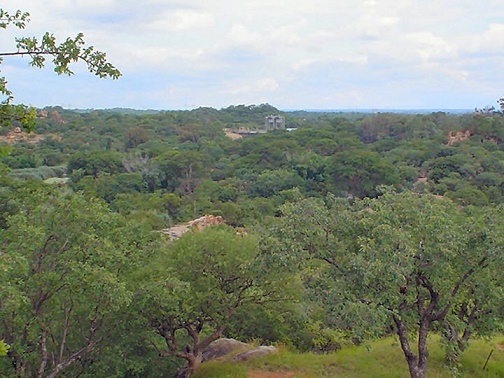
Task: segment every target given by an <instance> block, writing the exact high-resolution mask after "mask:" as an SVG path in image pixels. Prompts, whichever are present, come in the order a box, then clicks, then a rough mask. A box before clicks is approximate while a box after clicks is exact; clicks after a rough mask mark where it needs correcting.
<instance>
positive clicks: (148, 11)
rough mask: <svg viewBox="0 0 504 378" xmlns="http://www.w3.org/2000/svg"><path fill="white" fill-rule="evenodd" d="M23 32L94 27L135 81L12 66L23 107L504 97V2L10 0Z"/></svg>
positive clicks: (473, 103) (377, 104)
mask: <svg viewBox="0 0 504 378" xmlns="http://www.w3.org/2000/svg"><path fill="white" fill-rule="evenodd" d="M1 7H2V8H3V9H5V10H8V11H11V12H14V11H15V10H16V9H18V8H21V9H22V10H24V11H28V12H30V14H31V20H32V21H31V22H30V23H29V24H28V25H27V28H26V29H25V30H15V29H8V30H1V31H0V32H1V33H2V38H1V41H2V48H1V49H2V51H4V52H6V51H14V50H15V42H14V36H42V34H43V33H44V32H45V31H50V32H53V33H54V34H55V36H56V37H57V38H58V37H59V38H60V39H64V38H66V37H67V36H74V35H75V34H77V33H78V32H83V33H84V35H85V39H86V41H87V42H88V43H89V44H91V45H94V46H95V47H96V48H97V49H99V50H103V51H106V52H107V57H108V58H109V60H110V61H111V62H112V63H113V64H114V65H116V66H117V67H118V68H119V69H120V70H121V71H122V73H123V77H122V78H121V79H120V80H118V81H112V80H100V79H97V78H95V77H93V76H91V75H89V74H86V73H85V68H84V67H83V66H80V65H79V66H78V67H76V68H75V75H74V76H73V77H71V78H66V77H57V76H56V75H55V74H54V73H53V72H52V71H51V69H43V70H36V69H33V68H30V67H28V59H27V58H23V59H21V58H5V59H4V62H3V64H2V66H1V67H0V68H1V70H2V75H4V76H6V77H7V80H8V82H9V87H10V89H11V90H13V91H14V94H15V96H16V101H17V102H23V103H26V104H31V105H34V106H37V107H44V106H47V105H62V106H64V107H67V108H110V107H130V108H151V109H188V108H189V109H190V108H196V107H199V106H211V107H215V108H222V107H227V106H229V105H238V104H260V103H265V102H267V103H270V104H272V105H274V106H276V107H278V108H281V109H343V108H352V109H359V108H360V109H362V108H367V109H387V108H389V109H399V108H409V109H461V108H468V109H471V108H474V107H483V106H486V105H496V101H497V99H498V98H499V97H503V96H504V85H503V84H504V4H503V3H502V0H479V1H476V0H393V1H392V0H333V1H329V0H289V1H287V0H268V1H266V0H233V1H230V0H194V1H182V0H181V1H176V0H174V1H171V0H143V1H138V0H135V1H132V0H44V1H40V0H25V1H19V0H4V1H2V5H1Z"/></svg>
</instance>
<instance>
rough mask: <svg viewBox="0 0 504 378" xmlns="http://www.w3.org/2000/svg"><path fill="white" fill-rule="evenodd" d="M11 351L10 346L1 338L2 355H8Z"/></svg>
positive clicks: (0, 350)
mask: <svg viewBox="0 0 504 378" xmlns="http://www.w3.org/2000/svg"><path fill="white" fill-rule="evenodd" d="M8 351H9V346H8V345H7V344H5V343H4V342H3V340H0V357H4V356H6V355H7V352H8Z"/></svg>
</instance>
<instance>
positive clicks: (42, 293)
mask: <svg viewBox="0 0 504 378" xmlns="http://www.w3.org/2000/svg"><path fill="white" fill-rule="evenodd" d="M18 198H19V202H20V204H19V207H20V210H21V211H20V212H19V213H17V214H15V215H13V216H11V217H10V218H9V219H8V227H7V228H6V229H4V230H2V231H1V236H0V240H1V243H0V267H1V269H0V281H1V282H2V291H1V293H0V318H1V319H2V323H0V338H3V340H4V341H5V342H6V343H7V344H9V345H10V349H9V351H8V353H7V354H8V357H9V358H10V360H11V363H12V364H11V369H8V368H7V367H6V366H2V365H0V372H1V373H0V375H4V374H5V375H11V373H9V370H10V371H11V372H12V371H13V372H14V374H15V375H16V376H17V377H55V376H57V375H59V374H60V373H61V372H62V371H63V370H65V369H68V368H71V367H72V365H74V364H75V363H76V362H77V361H79V362H80V363H84V362H85V361H86V360H92V359H93V358H97V355H98V353H99V351H100V350H101V347H102V346H103V345H104V343H106V340H107V334H108V332H110V328H109V327H110V324H111V319H113V317H114V313H115V312H116V311H118V310H120V309H122V308H124V307H125V306H127V305H128V304H129V303H130V300H131V293H130V291H129V290H127V288H126V284H125V282H124V281H123V274H124V273H125V272H127V271H128V270H130V269H133V268H134V267H135V266H136V264H137V263H138V261H139V256H140V255H141V249H140V248H139V245H140V244H141V243H142V242H145V238H146V236H142V235H150V234H149V233H145V234H142V233H141V232H140V231H141V227H139V226H136V225H132V224H125V223H124V222H123V221H122V220H121V218H120V217H119V216H118V215H117V214H113V213H111V212H110V211H109V210H108V209H107V208H106V206H105V205H104V204H102V203H101V202H99V201H96V200H88V199H85V198H84V197H82V196H80V195H75V194H68V193H66V194H65V193H60V192H47V190H35V191H28V190H22V191H20V192H19V193H18ZM12 368H13V370H12ZM1 369H3V370H1ZM6 369H7V370H6Z"/></svg>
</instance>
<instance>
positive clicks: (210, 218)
mask: <svg viewBox="0 0 504 378" xmlns="http://www.w3.org/2000/svg"><path fill="white" fill-rule="evenodd" d="M224 223H226V221H225V220H224V218H223V217H221V216H220V215H217V216H215V215H203V216H202V217H200V218H197V219H194V220H192V221H190V222H188V224H189V226H191V227H194V228H196V229H197V230H203V229H204V228H206V227H208V226H213V225H216V224H224Z"/></svg>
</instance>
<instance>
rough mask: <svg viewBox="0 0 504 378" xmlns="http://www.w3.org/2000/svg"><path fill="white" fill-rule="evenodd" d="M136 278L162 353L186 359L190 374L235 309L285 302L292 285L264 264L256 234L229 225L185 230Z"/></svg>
mask: <svg viewBox="0 0 504 378" xmlns="http://www.w3.org/2000/svg"><path fill="white" fill-rule="evenodd" d="M140 280H141V286H140V291H139V293H138V296H137V302H138V303H137V306H139V308H141V309H142V314H143V316H144V318H145V322H146V324H147V325H150V326H151V327H152V329H153V330H154V331H155V333H156V334H157V335H158V336H160V337H161V340H164V343H165V345H166V349H167V350H165V351H160V354H163V355H172V356H176V357H180V358H184V359H186V360H187V362H188V364H189V369H190V371H193V370H194V369H195V368H196V367H197V366H198V364H199V362H200V361H201V354H202V351H203V350H204V348H205V347H206V346H207V345H208V344H209V343H210V342H212V341H213V340H216V339H217V338H219V337H220V336H221V335H222V333H223V331H224V330H225V328H226V326H227V325H228V323H229V320H230V319H231V317H232V316H233V315H234V314H235V312H236V311H237V310H238V309H239V308H241V307H242V306H245V305H247V304H252V303H257V304H258V303H264V302H268V301H281V300H287V299H288V298H289V297H290V295H291V294H293V292H289V289H291V288H292V286H293V285H294V284H295V282H292V280H290V281H288V278H287V277H286V276H285V275H284V274H282V273H281V272H274V271H272V270H271V269H269V268H268V266H267V265H265V264H264V263H263V261H262V260H261V259H260V255H259V249H258V247H257V238H256V237H255V236H254V235H250V234H248V235H237V234H236V232H235V231H234V230H233V229H231V228H229V227H227V226H220V227H210V228H207V229H204V230H203V231H193V232H187V233H186V234H184V235H183V236H182V237H181V238H180V239H178V240H176V241H174V242H173V243H170V244H169V245H167V246H166V249H165V251H160V252H159V254H158V255H157V257H156V259H155V260H153V261H152V263H151V264H149V266H147V267H146V269H144V272H143V274H142V278H140ZM153 342H154V341H153Z"/></svg>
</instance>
